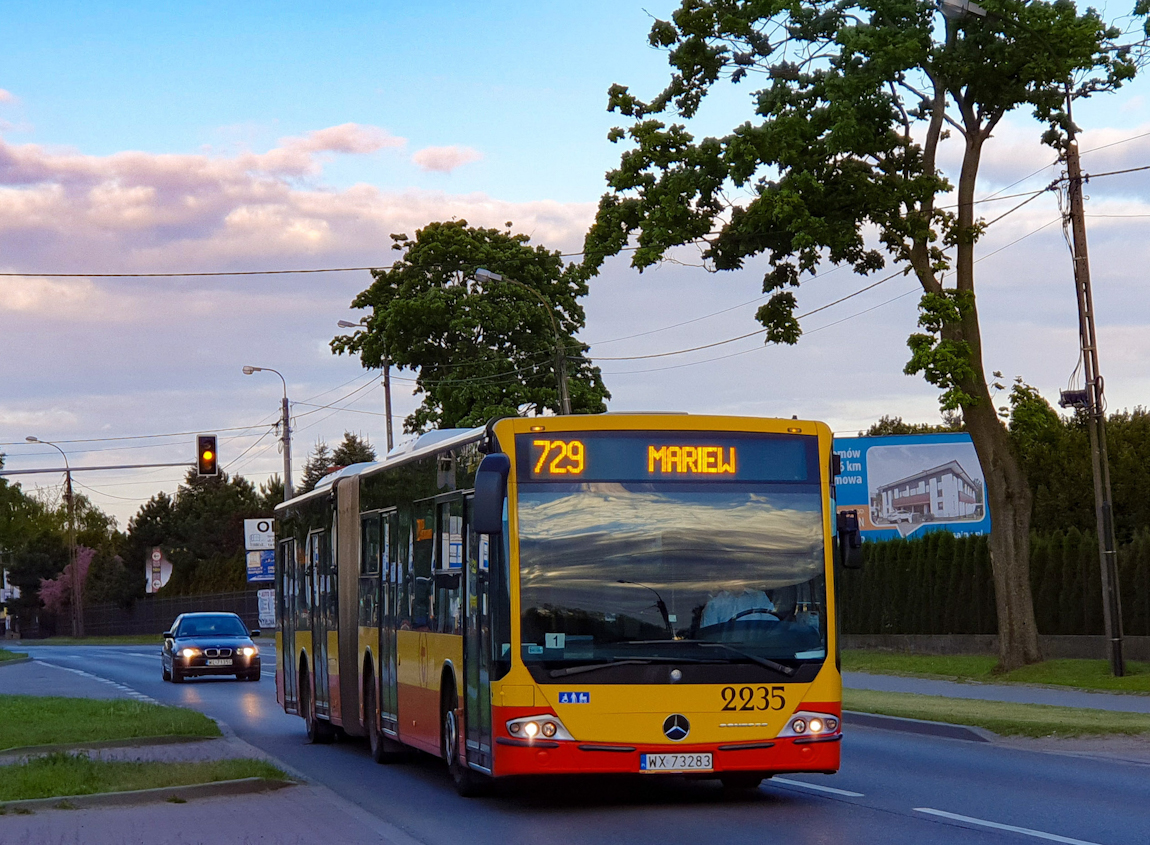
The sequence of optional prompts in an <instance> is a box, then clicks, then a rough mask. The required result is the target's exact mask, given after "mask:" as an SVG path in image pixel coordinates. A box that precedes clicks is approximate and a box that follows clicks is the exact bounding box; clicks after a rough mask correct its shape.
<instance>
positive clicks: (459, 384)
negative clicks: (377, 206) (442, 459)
mask: <svg viewBox="0 0 1150 845" xmlns="http://www.w3.org/2000/svg"><path fill="white" fill-rule="evenodd" d="M510 229H511V224H510V223H508V224H507V231H500V230H498V229H480V228H474V227H471V226H468V225H467V221H465V220H456V221H451V222H448V223H430V224H428V225H427V226H425V227H424V228H423V229H420V230H418V231H417V232H416V233H415V240H411V239H409V238H408V236H407V235H392V238H393V240H394V247H393V248H395V249H397V250H399V251H400V252H402V253H403V254H402V257H401V258H400V259H399V260H397V261H396V262H395V264H394V265H393V266H392V267H391V268H390V269H387V270H373V271H372V275H373V276H374V278H375V281H374V282H373V283H372V285H371V287H369V288H368V289H367V290H365V291H364V292H363V293H361V294H360V295H359V296H357V297H356V298H355V299H354V300H353V301H352V307H353V308H370V309H372V312H371V314H370V315H369V316H368V318H367V320H366V323H365V326H364V329H363V330H362V331H358V332H356V333H355V334H353V335H345V336H340V337H337V338H335V339H334V340H333V341H332V342H331V348H332V350H333V351H334V352H335V353H336V354H343V353H345V352H346V353H358V354H359V357H360V361H361V362H362V363H363V366H364V367H365V368H369V369H370V368H377V367H382V366H384V363H385V362H387V361H390V362H391V363H392V364H395V365H397V366H399V367H405V368H410V369H412V370H417V371H418V374H417V376H416V384H415V387H416V393H418V394H422V395H423V397H424V398H423V401H422V403H421V404H420V406H419V407H418V408H417V409H416V410H415V412H414V413H412V414H411V415H410V416H408V417H407V419H406V420H404V428H405V429H406V430H407V431H410V432H416V431H425V430H427V429H428V428H454V427H458V426H474V425H482V424H484V423H486V422H487V421H488V420H489V419H491V418H492V417H496V416H517V415H519V414H520V413H528V414H541V413H542V412H543V411H544V410H545V409H547V410H550V411H554V412H558V411H559V409H560V402H559V388H558V382H557V378H556V365H557V360H556V359H557V346H558V347H561V348H562V351H563V355H564V356H565V358H566V362H565V364H566V369H567V374H568V385H569V393H570V398H571V409H572V411H573V412H574V413H581V414H594V413H601V412H603V411H605V410H606V406H605V405H604V400H605V399H608V398H610V394H609V393H608V392H607V389H606V387H604V385H603V381H602V378H601V376H600V373H599V368H598V367H595V366H593V365H592V364H591V362H590V361H588V360H587V359H586V358H584V357H582V353H584V352H586V351H587V346H586V345H585V344H583V343H582V342H581V341H579V340H577V339H576V338H575V333H576V332H578V331H579V330H580V329H581V328H583V324H584V319H585V318H584V314H583V307H582V306H581V305H580V304H579V298H580V297H582V296H584V295H586V293H587V281H586V276H585V274H584V270H583V268H582V267H581V266H579V265H564V263H563V259H562V257H561V256H560V254H559V253H558V252H551V251H550V250H547V249H545V248H544V247H542V246H536V247H531V246H529V245H528V244H529V241H530V238H528V236H527V235H519V234H512V233H511V231H510ZM481 268H482V269H485V270H488V271H490V272H492V273H496V274H499V275H501V276H503V280H502V281H497V280H481V279H478V278H476V275H475V272H476V270H479V269H481ZM556 330H557V331H558V338H557V337H556Z"/></svg>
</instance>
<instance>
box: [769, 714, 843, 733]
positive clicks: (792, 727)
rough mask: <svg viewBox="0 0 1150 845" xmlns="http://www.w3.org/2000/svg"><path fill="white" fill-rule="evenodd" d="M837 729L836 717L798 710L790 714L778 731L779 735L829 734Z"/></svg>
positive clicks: (837, 721)
mask: <svg viewBox="0 0 1150 845" xmlns="http://www.w3.org/2000/svg"><path fill="white" fill-rule="evenodd" d="M838 730H839V720H838V717H836V716H830V715H828V714H826V713H807V712H804V711H802V710H800V711H799V712H797V713H795V714H794V715H793V716H791V718H790V721H789V722H787V724H786V726H785V727H784V728H783V729H782V730H781V731H779V736H780V737H787V736H829V735H830V734H834V733H838Z"/></svg>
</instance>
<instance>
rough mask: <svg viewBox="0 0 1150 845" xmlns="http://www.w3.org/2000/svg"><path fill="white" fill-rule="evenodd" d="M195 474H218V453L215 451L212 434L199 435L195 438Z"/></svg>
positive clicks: (214, 439) (214, 437)
mask: <svg viewBox="0 0 1150 845" xmlns="http://www.w3.org/2000/svg"><path fill="white" fill-rule="evenodd" d="M196 474H197V475H219V474H220V467H219V453H218V452H217V451H216V436H215V435H214V434H201V435H200V436H199V437H197V438H196Z"/></svg>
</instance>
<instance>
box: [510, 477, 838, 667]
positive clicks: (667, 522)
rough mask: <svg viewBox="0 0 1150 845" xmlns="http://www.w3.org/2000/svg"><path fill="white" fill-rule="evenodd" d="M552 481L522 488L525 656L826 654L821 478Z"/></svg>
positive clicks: (763, 657)
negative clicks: (718, 481)
mask: <svg viewBox="0 0 1150 845" xmlns="http://www.w3.org/2000/svg"><path fill="white" fill-rule="evenodd" d="M559 488H560V485H545V486H544V485H532V486H528V485H524V486H523V487H521V488H520V495H519V556H520V587H521V597H522V601H521V607H522V626H521V632H522V653H523V659H524V661H525V662H527V663H528V665H529V666H530V665H531V664H532V663H534V664H536V665H539V664H543V665H544V666H546V667H547V668H549V669H559V670H562V669H563V668H564V667H566V668H570V667H573V666H576V665H578V664H594V663H597V662H609V661H621V660H631V661H636V660H637V661H643V660H651V661H662V660H683V661H684V662H692V661H699V662H707V663H711V662H747V661H752V662H758V663H763V661H768V662H772V663H774V664H775V665H778V661H787V664H786V665H787V666H789V667H793V666H795V665H797V664H796V661H797V662H803V661H814V660H818V661H821V660H822V659H823V658H825V656H826V587H825V576H824V565H825V557H824V555H825V552H824V544H823V514H822V505H821V501H822V500H821V491H820V487H819V485H818V484H817V483H808V484H785V485H784V484H738V485H705V484H696V485H691V484H674V485H669V484H668V485H650V484H578V485H576V484H568V485H562V489H559ZM764 665H765V664H764Z"/></svg>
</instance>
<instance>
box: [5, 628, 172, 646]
mask: <svg viewBox="0 0 1150 845" xmlns="http://www.w3.org/2000/svg"><path fill="white" fill-rule="evenodd" d="M162 633H163V632H162V631H161V632H159V633H155V634H122V635H118V636H114V637H48V638H47V639H43V640H21V641H20V644H21V645H154V646H157V647H159V646H161V645H163V644H164V638H163V637H162V636H161V634H162Z"/></svg>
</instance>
